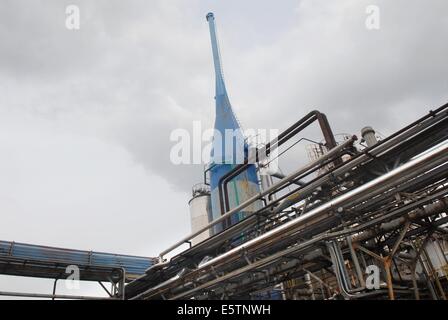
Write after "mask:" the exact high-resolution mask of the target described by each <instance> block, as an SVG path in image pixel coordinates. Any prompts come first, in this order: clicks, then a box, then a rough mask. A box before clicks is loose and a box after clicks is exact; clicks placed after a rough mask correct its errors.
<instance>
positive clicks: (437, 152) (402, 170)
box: [201, 144, 448, 268]
mask: <svg viewBox="0 0 448 320" xmlns="http://www.w3.org/2000/svg"><path fill="white" fill-rule="evenodd" d="M447 152H448V144H445V145H442V146H439V147H438V148H436V149H434V150H433V151H431V152H430V153H427V154H425V155H423V156H421V157H418V158H416V159H414V160H411V161H409V162H408V163H406V164H404V165H402V166H400V167H398V168H396V169H394V170H392V171H390V172H388V173H386V174H384V175H383V176H380V177H378V178H376V179H374V180H372V181H370V182H368V183H366V184H364V185H362V186H360V187H358V188H356V189H354V190H352V191H349V192H347V193H345V194H343V195H341V196H339V197H337V198H336V199H333V200H330V201H328V202H326V203H325V204H323V205H322V206H320V207H318V208H316V209H313V210H311V211H309V212H308V213H307V214H305V215H303V216H300V217H298V218H296V219H294V220H292V221H290V222H287V223H285V224H283V225H281V226H279V227H277V228H276V229H273V230H271V231H268V232H266V233H264V234H262V235H261V236H259V237H257V238H255V239H252V240H249V241H248V242H246V243H244V244H242V245H240V246H238V247H236V248H234V249H232V250H230V251H227V252H226V253H224V254H222V255H220V256H218V257H216V258H214V259H212V260H210V261H208V262H206V263H205V264H204V265H202V266H201V268H205V267H207V266H209V265H212V264H214V263H216V262H217V261H219V260H222V259H224V258H226V257H229V256H231V255H234V254H236V253H237V252H240V251H241V250H247V249H248V248H249V247H251V246H254V245H257V244H259V243H262V242H263V241H266V240H267V239H269V238H272V237H273V236H276V235H281V234H283V233H284V232H286V231H288V230H290V229H292V228H293V227H295V226H297V225H299V224H303V223H304V222H306V221H308V220H310V219H311V218H314V217H316V216H318V215H321V214H322V213H325V212H327V211H328V210H331V209H337V208H338V207H339V206H340V205H342V204H343V203H344V202H346V201H347V200H350V199H352V198H358V197H359V196H362V195H365V194H366V192H367V191H370V190H371V189H372V188H373V187H376V186H381V185H383V184H385V183H387V182H391V181H393V180H394V179H396V178H397V177H398V176H400V175H404V174H407V173H409V172H410V171H412V170H413V169H414V167H416V166H418V165H421V164H422V163H427V162H429V161H431V160H434V159H437V158H438V157H440V156H443V155H448V153H447ZM230 212H231V211H230Z"/></svg>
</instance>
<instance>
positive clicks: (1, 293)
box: [0, 291, 118, 300]
mask: <svg viewBox="0 0 448 320" xmlns="http://www.w3.org/2000/svg"><path fill="white" fill-rule="evenodd" d="M0 296H7V297H23V298H48V299H71V300H118V299H117V298H109V297H107V298H104V297H88V296H70V295H62V294H45V293H24V292H8V291H0Z"/></svg>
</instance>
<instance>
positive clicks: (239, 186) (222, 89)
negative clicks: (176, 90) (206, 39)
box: [207, 13, 259, 234]
mask: <svg viewBox="0 0 448 320" xmlns="http://www.w3.org/2000/svg"><path fill="white" fill-rule="evenodd" d="M207 21H208V23H209V28H210V38H211V44H212V52H213V61H214V66H215V77H216V79H215V80H216V95H215V102H216V119H215V134H214V139H213V148H212V153H211V163H210V167H209V168H210V189H211V200H212V218H213V219H216V218H218V217H220V216H221V215H222V214H223V212H221V207H220V204H219V193H218V184H219V180H220V179H221V177H223V176H224V175H225V174H226V173H228V172H230V171H231V170H232V169H233V168H235V166H236V165H237V164H241V163H243V161H244V158H245V157H246V156H247V150H248V146H247V143H246V141H245V137H244V134H243V132H242V130H241V128H240V125H239V123H238V121H237V119H236V117H235V114H234V113H233V110H232V106H231V104H230V100H229V97H228V94H227V90H226V86H225V83H224V76H223V70H222V64H221V57H220V53H219V46H218V41H217V36H216V26H215V18H214V15H213V13H209V14H207ZM228 186H229V204H230V208H227V210H229V209H231V208H232V207H235V206H237V205H238V204H240V203H242V202H243V201H245V200H246V199H248V198H250V197H251V196H252V195H254V194H255V193H257V192H259V185H258V178H257V171H256V167H255V165H251V166H250V167H249V168H248V170H246V171H245V172H243V173H241V174H240V175H239V176H237V177H236V178H234V179H233V180H231V181H230V183H229V184H228ZM258 207H259V204H258V203H254V204H253V205H252V206H249V207H247V208H246V209H245V211H244V212H237V213H235V214H234V215H233V216H232V217H231V219H230V220H231V224H234V223H236V222H238V221H240V220H241V219H242V218H243V217H244V216H245V215H246V214H247V213H248V212H251V211H254V210H255V209H257V208H258ZM222 228H223V226H222V225H217V226H215V227H214V230H213V233H215V234H216V233H218V232H219V231H221V230H222Z"/></svg>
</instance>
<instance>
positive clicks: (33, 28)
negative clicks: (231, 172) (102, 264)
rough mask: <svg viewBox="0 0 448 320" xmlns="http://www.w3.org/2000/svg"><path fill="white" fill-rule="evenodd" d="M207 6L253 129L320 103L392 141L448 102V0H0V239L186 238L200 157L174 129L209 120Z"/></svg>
mask: <svg viewBox="0 0 448 320" xmlns="http://www.w3.org/2000/svg"><path fill="white" fill-rule="evenodd" d="M69 4H75V5H78V6H79V8H80V13H81V15H80V18H81V19H80V29H79V30H75V31H73V30H68V29H67V28H66V26H65V20H66V14H65V9H66V6H67V5H69ZM372 4H373V5H377V6H378V7H379V9H380V18H381V20H380V29H379V30H368V29H367V28H366V27H365V20H366V18H367V14H366V7H367V6H368V5H372ZM209 11H213V12H214V13H215V17H216V21H217V26H218V32H219V37H220V45H221V54H222V56H223V65H224V72H225V76H226V82H227V88H228V91H229V95H230V99H231V102H232V104H233V107H234V110H235V112H236V114H237V116H238V118H239V119H240V121H241V122H242V124H243V126H244V127H245V128H278V129H280V130H281V129H284V128H286V127H287V126H288V125H290V124H292V123H293V122H294V121H296V120H298V119H299V118H300V117H301V116H303V115H305V114H306V113H307V112H309V111H311V110H313V109H319V110H321V111H323V112H325V113H326V114H327V116H328V117H329V119H330V121H331V123H332V125H333V130H334V131H335V132H343V133H354V134H358V133H359V131H360V129H361V128H362V127H364V126H365V125H372V126H373V127H375V128H376V129H378V131H379V132H381V133H382V134H384V135H388V134H390V133H393V132H394V131H396V130H398V129H399V128H400V127H402V126H403V125H405V124H407V123H409V122H411V121H413V120H415V119H416V118H418V117H419V116H422V115H423V114H424V113H426V112H427V111H428V110H429V109H431V108H436V107H438V106H440V105H442V104H444V103H446V102H447V101H448V63H447V57H448V41H447V39H448V15H447V14H446V13H447V12H448V2H447V1H446V0H383V1H377V0H369V1H364V0H338V1H328V0H284V1H267V0H253V1H252V0H251V1H248V0H245V1H237V0H225V1H218V0H215V1H206V0H171V1H166V0H160V1H159V0H127V1H122V0H86V1H76V0H72V1H65V0H41V1H37V0H33V1H31V0H28V1H25V0H2V1H0V155H1V156H0V177H1V178H0V212H1V215H2V223H1V224H0V239H1V240H9V241H13V240H14V241H17V242H27V243H36V244H43V245H51V246H62V247H69V248H78V249H86V250H98V251H107V252H114V253H126V254H138V255H144V256H157V255H158V253H159V252H160V251H161V250H163V249H164V248H166V247H167V246H169V245H170V244H172V243H173V242H175V241H176V240H178V239H179V238H181V237H182V236H184V235H186V234H187V233H189V231H190V223H189V213H188V206H187V202H188V200H189V197H190V187H191V185H193V184H195V183H197V182H200V181H201V179H202V175H201V170H202V167H201V166H200V165H196V166H194V165H191V166H188V165H181V166H174V165H172V164H171V163H170V160H169V151H170V148H171V147H172V146H173V143H172V142H170V140H169V135H170V132H171V131H172V130H173V129H176V128H185V129H187V130H189V131H191V130H192V122H193V121H194V120H200V121H202V124H203V127H204V128H208V127H210V126H212V124H213V119H214V100H213V97H214V75H213V65H212V58H211V48H210V38H209V34H208V27H207V22H206V20H205V15H206V14H207V12H209ZM2 281H3V286H6V287H8V289H10V290H14V289H17V287H20V286H22V285H23V283H21V284H19V283H20V281H18V280H14V281H12V282H11V281H8V282H5V280H4V278H3V277H2V278H0V284H2ZM27 284H28V283H27ZM28 287H29V286H28ZM34 288H35V289H36V288H38V286H37V285H35V286H34ZM45 288H47V287H45ZM48 288H50V287H48ZM2 289H3V288H2ZM36 290H37V289H36ZM45 290H47V289H45ZM48 290H50V289H48Z"/></svg>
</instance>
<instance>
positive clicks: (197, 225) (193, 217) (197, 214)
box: [188, 183, 211, 245]
mask: <svg viewBox="0 0 448 320" xmlns="http://www.w3.org/2000/svg"><path fill="white" fill-rule="evenodd" d="M192 194H193V197H192V198H191V200H190V201H189V202H188V205H189V207H190V223H191V231H192V232H193V233H194V232H196V231H198V230H199V229H201V228H203V227H204V226H206V225H208V224H209V221H211V220H210V219H211V201H210V187H209V186H208V185H206V184H203V183H200V184H196V185H194V186H193V190H192ZM208 237H210V230H207V231H204V232H203V233H201V234H200V235H198V236H197V237H195V238H194V239H193V240H192V241H191V244H192V245H195V244H197V243H199V242H201V241H204V240H205V239H207V238H208Z"/></svg>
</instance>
